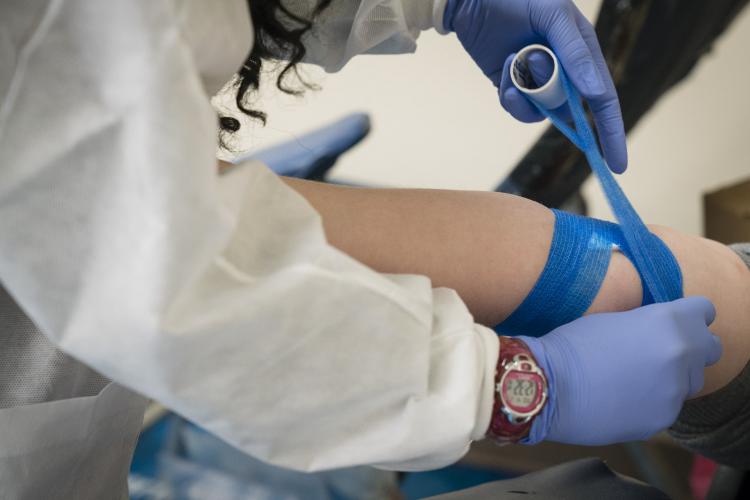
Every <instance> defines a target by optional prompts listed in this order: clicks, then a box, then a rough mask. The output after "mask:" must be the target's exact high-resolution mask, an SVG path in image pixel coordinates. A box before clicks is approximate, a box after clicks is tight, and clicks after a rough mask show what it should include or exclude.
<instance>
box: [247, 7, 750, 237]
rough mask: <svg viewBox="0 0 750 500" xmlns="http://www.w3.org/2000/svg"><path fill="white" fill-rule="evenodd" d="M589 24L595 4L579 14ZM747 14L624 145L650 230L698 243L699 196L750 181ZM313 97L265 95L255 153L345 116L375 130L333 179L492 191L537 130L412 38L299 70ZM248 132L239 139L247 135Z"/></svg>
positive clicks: (448, 44) (254, 134) (600, 202)
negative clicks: (315, 86)
mask: <svg viewBox="0 0 750 500" xmlns="http://www.w3.org/2000/svg"><path fill="white" fill-rule="evenodd" d="M578 4H579V6H580V7H581V9H582V10H583V11H584V13H585V14H586V15H587V16H589V18H594V17H595V15H596V11H597V9H598V5H599V1H598V0H586V1H580V2H578ZM748 50H750V9H746V11H745V12H744V13H743V15H742V16H741V18H739V19H738V20H737V21H736V22H735V23H734V25H733V26H732V28H731V30H730V31H729V32H728V33H726V34H725V35H724V37H723V38H722V39H721V40H720V42H719V43H718V44H717V45H716V47H715V50H714V52H713V53H711V54H710V55H708V56H707V57H705V58H704V59H703V62H702V63H701V64H700V66H699V67H698V69H697V71H696V72H695V73H694V74H693V75H692V76H691V77H690V78H689V79H688V80H687V82H685V83H683V84H682V85H681V86H680V87H679V88H677V89H675V90H673V91H672V93H671V94H669V95H668V96H667V97H666V98H665V99H663V100H662V101H661V102H660V103H659V105H658V106H657V107H656V108H655V109H654V110H652V112H651V113H650V114H649V115H648V116H647V117H646V118H644V119H643V120H642V121H641V123H640V124H639V126H638V128H637V129H636V130H635V131H634V133H633V134H632V135H631V137H630V141H629V147H630V169H629V171H628V172H627V173H626V174H625V175H624V176H622V177H621V182H622V185H623V187H624V189H625V190H626V192H627V193H628V194H629V195H630V197H631V199H632V200H633V203H634V204H635V206H636V208H637V209H638V210H639V211H640V212H641V214H642V215H643V217H644V219H645V220H646V221H649V222H658V223H661V224H667V225H670V226H673V227H676V228H679V229H681V230H683V231H689V232H693V233H699V232H700V231H701V227H702V218H701V193H702V192H704V191H706V190H710V189H713V188H715V187H717V186H720V185H723V184H726V183H731V182H732V181H734V180H736V179H739V178H742V177H747V176H750V160H749V159H748V156H747V153H746V149H745V148H746V145H748V144H750V123H748V118H747V116H746V115H747V113H748V111H750V93H749V92H748V89H750V57H749V56H748ZM308 74H309V76H310V79H311V80H313V81H315V82H317V83H319V84H320V85H321V86H322V87H323V90H321V91H319V92H308V93H307V94H306V95H305V97H303V98H290V97H288V96H283V95H280V94H279V93H278V92H275V91H274V90H273V89H272V88H265V89H264V90H263V92H262V94H261V96H260V100H259V103H258V104H259V105H260V107H261V108H262V109H265V110H266V111H267V112H268V113H269V122H268V126H267V127H265V128H260V127H252V131H251V136H250V138H251V141H252V143H253V146H254V147H262V146H265V145H269V144H272V143H276V142H279V141H283V140H289V139H291V138H294V137H295V136H296V135H298V134H299V133H300V132H304V131H306V130H309V129H311V128H314V127H315V126H316V125H320V124H323V123H325V122H328V121H331V120H334V119H335V118H337V117H339V116H341V115H343V114H345V113H347V112H350V111H353V110H363V111H367V112H368V113H370V114H371V116H372V118H373V123H374V127H373V131H372V133H371V135H370V137H369V138H368V139H367V140H366V142H365V143H363V144H362V145H360V146H359V147H357V149H355V150H354V151H352V152H351V153H350V154H348V155H346V156H345V157H344V158H342V160H341V161H340V164H339V165H338V166H337V167H336V176H337V177H339V178H344V179H348V180H354V181H359V182H369V183H377V184H378V185H392V186H404V187H433V188H453V189H479V190H485V189H491V188H493V187H494V186H495V185H496V184H497V182H498V181H499V180H500V179H501V178H502V177H503V176H504V175H505V174H506V173H507V172H508V170H509V169H510V168H512V167H513V165H514V164H515V163H516V162H517V161H518V159H519V158H520V157H521V156H522V155H523V154H524V153H525V152H526V150H527V149H528V147H529V146H530V145H531V144H532V143H533V141H534V140H535V139H536V138H537V137H538V136H539V135H540V133H541V132H542V130H544V125H541V124H534V125H524V124H520V123H518V122H516V121H514V120H513V119H512V118H511V117H510V116H509V115H507V114H506V113H505V111H504V110H503V109H502V108H501V107H500V104H499V102H498V99H497V95H496V93H495V90H494V88H493V87H492V85H491V84H490V83H489V81H487V80H486V78H485V77H484V76H483V75H482V74H481V72H480V71H479V70H478V69H477V68H476V67H475V66H474V64H473V62H472V61H471V60H470V59H469V58H468V57H467V55H466V54H465V53H464V51H463V49H462V48H461V46H460V44H459V43H458V40H456V38H455V37H454V36H453V35H451V36H440V35H438V34H436V33H434V32H427V33H424V34H423V35H422V37H421V38H420V41H419V50H418V51H417V53H416V54H411V55H400V56H360V57H358V58H355V59H354V60H352V61H351V62H350V63H349V65H347V66H346V67H345V68H344V69H343V70H342V71H341V72H339V73H337V74H332V75H326V74H324V73H323V72H322V71H320V70H318V69H317V68H309V69H308ZM246 130H247V129H246ZM585 192H586V195H587V199H588V200H589V202H590V207H591V214H592V215H594V216H597V217H603V218H607V217H608V216H609V215H608V210H607V208H606V202H605V201H604V199H603V198H602V196H601V194H600V192H599V189H598V186H596V185H595V184H594V183H593V182H589V183H588V184H587V186H586V188H585Z"/></svg>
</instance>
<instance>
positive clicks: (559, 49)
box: [547, 10, 607, 99]
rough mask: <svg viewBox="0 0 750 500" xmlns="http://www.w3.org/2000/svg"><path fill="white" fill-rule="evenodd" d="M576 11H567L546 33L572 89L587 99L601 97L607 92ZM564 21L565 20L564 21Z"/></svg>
mask: <svg viewBox="0 0 750 500" xmlns="http://www.w3.org/2000/svg"><path fill="white" fill-rule="evenodd" d="M575 12H576V11H575V10H570V11H567V12H566V13H565V14H564V15H562V16H561V19H560V22H557V23H556V24H555V25H554V26H552V27H551V28H550V30H549V31H548V32H547V41H548V42H549V43H550V45H551V48H552V50H553V51H554V52H555V54H557V57H558V58H559V59H560V62H561V63H562V66H563V68H564V69H565V72H566V73H567V74H568V75H569V76H570V79H571V81H572V82H573V85H575V86H576V88H577V89H578V90H579V91H580V92H581V95H583V97H585V98H586V99H591V98H595V97H599V96H601V95H603V94H604V92H605V91H606V90H607V89H606V87H605V85H604V81H603V80H602V76H601V75H600V74H599V69H598V68H597V66H596V64H595V63H594V54H592V53H591V49H589V46H588V44H587V43H586V41H585V40H584V39H583V36H582V34H581V31H580V30H579V28H578V25H577V23H576V20H575ZM562 17H565V19H562Z"/></svg>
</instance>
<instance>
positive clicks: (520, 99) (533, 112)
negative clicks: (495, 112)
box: [498, 54, 551, 123]
mask: <svg viewBox="0 0 750 500" xmlns="http://www.w3.org/2000/svg"><path fill="white" fill-rule="evenodd" d="M514 57H516V55H515V54H511V55H509V56H508V58H507V59H506V60H505V64H504V65H503V74H502V77H501V79H500V90H498V94H499V96H500V104H501V105H502V106H503V108H504V109H505V111H507V112H508V113H510V114H511V115H513V117H514V118H515V119H516V120H518V121H521V122H524V123H533V122H538V121H542V120H544V116H543V115H542V114H541V113H540V112H539V110H538V109H536V108H535V107H534V105H533V104H531V103H530V102H529V100H528V99H526V97H525V96H524V95H523V94H522V93H521V92H520V91H519V90H518V89H517V88H515V87H514V86H513V82H512V81H511V79H510V65H511V63H512V62H513V58H514ZM532 71H537V72H539V74H540V75H541V72H542V71H543V69H537V70H532ZM550 74H551V72H550ZM535 79H536V77H535Z"/></svg>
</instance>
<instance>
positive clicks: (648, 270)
mask: <svg viewBox="0 0 750 500" xmlns="http://www.w3.org/2000/svg"><path fill="white" fill-rule="evenodd" d="M560 78H561V79H562V83H563V87H564V88H565V92H566V93H567V96H568V101H567V102H568V105H569V106H570V111H571V115H572V116H573V121H574V123H575V129H573V128H572V127H570V126H569V125H568V124H567V123H565V122H564V121H563V120H562V119H560V118H559V117H558V116H556V115H554V114H552V113H551V112H550V111H548V110H546V109H544V108H542V107H541V106H539V105H538V104H537V103H535V102H534V101H533V100H531V99H530V101H531V102H532V104H534V106H536V107H537V109H539V111H540V112H541V113H542V114H544V115H545V116H546V117H547V118H549V119H550V120H551V121H552V123H553V124H554V125H555V126H556V127H557V128H558V129H559V130H560V131H561V132H562V133H563V134H565V136H566V137H568V139H570V141H571V142H572V143H573V144H575V145H576V146H577V147H578V148H579V149H580V150H581V151H583V153H584V154H585V155H586V159H587V160H588V162H589V165H590V166H591V169H592V171H593V172H594V174H595V175H596V177H597V178H598V179H599V183H600V184H601V186H602V189H603V190H604V194H605V195H606V196H607V200H608V201H609V205H610V207H611V208H612V212H613V213H614V215H615V217H616V218H617V220H618V222H619V223H620V224H619V226H618V225H616V224H612V223H609V222H604V221H599V220H595V219H587V218H585V217H577V216H572V215H570V214H566V213H565V212H560V211H555V217H556V218H555V232H554V235H553V238H552V245H551V247H550V253H549V258H548V261H547V264H546V265H545V268H544V270H543V271H542V274H541V276H540V277H539V279H538V280H537V283H536V285H534V288H533V289H532V290H531V292H530V293H529V295H528V296H527V297H526V299H524V301H523V302H522V303H521V305H520V306H518V308H517V309H516V310H515V311H514V312H513V314H511V315H510V317H508V318H507V319H506V320H505V321H503V322H502V323H501V324H499V325H498V326H497V327H495V331H496V332H498V333H500V334H503V335H521V334H523V335H533V336H540V335H544V334H546V333H547V332H549V331H551V330H553V329H555V328H557V327H558V326H560V325H563V324H565V323H569V322H570V321H573V320H574V319H576V318H578V317H580V316H582V315H583V313H584V312H585V311H586V310H587V309H588V307H589V306H590V305H591V303H592V301H593V300H594V297H595V296H596V294H597V292H598V291H599V287H600V286H601V283H602V280H603V279H604V275H605V274H606V272H607V267H608V266H609V260H610V255H611V250H612V246H613V245H617V246H618V247H619V248H620V250H621V251H622V252H623V253H624V254H625V255H626V256H627V257H628V258H629V259H630V261H631V262H632V263H633V265H634V266H635V268H636V270H637V271H638V274H639V275H640V277H641V282H642V283H643V304H644V305H645V304H651V303H654V302H668V301H672V300H676V299H678V298H680V297H682V272H681V271H680V267H679V265H678V264H677V260H676V259H675V258H674V255H672V252H671V251H670V250H669V248H668V247H667V246H666V245H665V244H664V242H662V241H661V240H660V239H659V238H658V237H657V236H655V235H654V234H652V233H651V232H650V231H649V230H648V228H647V227H646V225H645V224H644V223H643V221H642V220H641V218H640V217H639V216H638V214H637V213H636V211H635V209H633V206H632V205H631V204H630V202H629V201H628V199H627V197H626V196H625V193H623V191H622V189H621V188H620V186H619V185H618V184H617V181H616V180H615V178H614V177H613V175H612V173H611V172H610V170H609V167H607V164H606V163H605V161H604V158H603V157H602V155H601V152H600V151H599V144H598V142H597V139H596V136H595V135H594V132H593V130H592V128H591V126H590V125H589V122H588V119H587V117H586V113H585V111H584V109H583V104H582V102H581V98H580V96H579V94H578V91H577V90H576V89H575V87H573V85H571V84H570V81H569V80H568V78H567V76H566V75H565V72H564V71H563V70H562V68H560Z"/></svg>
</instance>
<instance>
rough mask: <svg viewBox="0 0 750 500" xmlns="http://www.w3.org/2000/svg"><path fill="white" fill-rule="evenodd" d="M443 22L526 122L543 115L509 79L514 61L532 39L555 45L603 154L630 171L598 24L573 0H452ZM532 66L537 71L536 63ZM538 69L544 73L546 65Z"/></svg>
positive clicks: (513, 111) (504, 101) (504, 102)
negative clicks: (596, 29) (587, 110)
mask: <svg viewBox="0 0 750 500" xmlns="http://www.w3.org/2000/svg"><path fill="white" fill-rule="evenodd" d="M443 24H444V26H445V28H446V29H448V30H451V31H455V32H456V35H457V36H458V39H459V40H460V41H461V44H462V45H463V46H464V48H465V49H466V51H467V52H468V53H469V55H471V57H472V58H473V59H474V61H475V62H476V63H477V64H478V65H479V67H480V68H481V69H482V71H483V72H484V74H485V75H487V77H489V79H490V80H491V81H492V83H493V84H494V85H495V87H497V88H498V89H499V90H498V93H499V95H500V102H501V104H502V106H503V107H504V108H505V110H506V111H508V112H509V113H510V114H511V115H513V116H514V117H515V118H516V119H518V120H520V121H523V122H534V121H540V120H542V119H544V117H543V116H542V115H541V114H540V113H539V112H538V111H537V110H536V109H535V108H534V107H533V106H532V105H531V104H530V103H529V102H528V101H527V100H526V98H525V97H524V96H523V95H522V94H521V93H520V92H518V90H517V89H516V88H515V87H513V85H512V84H511V83H510V78H509V73H508V68H509V65H510V60H511V59H512V57H513V55H515V54H514V53H515V52H516V51H518V50H520V49H521V48H523V47H525V46H526V45H529V44H531V43H543V44H546V45H548V46H549V47H550V48H552V50H553V51H554V52H555V54H557V57H558V58H559V59H560V62H561V63H562V66H563V68H564V69H565V71H566V73H567V74H568V76H570V79H571V81H572V83H573V85H575V86H576V88H577V89H578V91H579V92H580V93H581V95H582V96H583V97H584V98H585V99H586V100H587V102H588V104H589V107H590V109H591V111H592V114H593V115H594V121H595V123H596V127H597V129H598V131H599V137H600V139H601V143H602V148H603V151H604V158H605V159H606V160H607V163H608V164H609V166H610V168H611V169H612V170H613V171H615V172H623V171H625V168H626V167H627V163H628V154H627V148H626V146H625V128H624V125H623V122H622V113H621V112H620V103H619V101H618V99H617V92H616V91H615V86H614V83H613V82H612V78H611V77H610V74H609V70H608V69H607V64H606V62H605V61H604V57H603V56H602V52H601V48H600V47H599V42H598V40H597V38H596V33H595V32H594V28H593V27H592V26H591V24H590V23H589V22H588V20H586V18H585V17H584V16H583V14H581V13H580V11H579V10H578V9H577V8H576V6H575V4H574V3H573V2H572V1H571V0H448V2H447V4H446V8H445V14H444V21H443ZM544 63H545V61H544V60H541V61H540V62H539V64H541V65H544ZM530 64H531V65H532V70H533V69H534V61H530ZM536 73H537V74H540V73H544V68H543V67H542V68H541V69H540V70H539V71H536Z"/></svg>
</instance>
